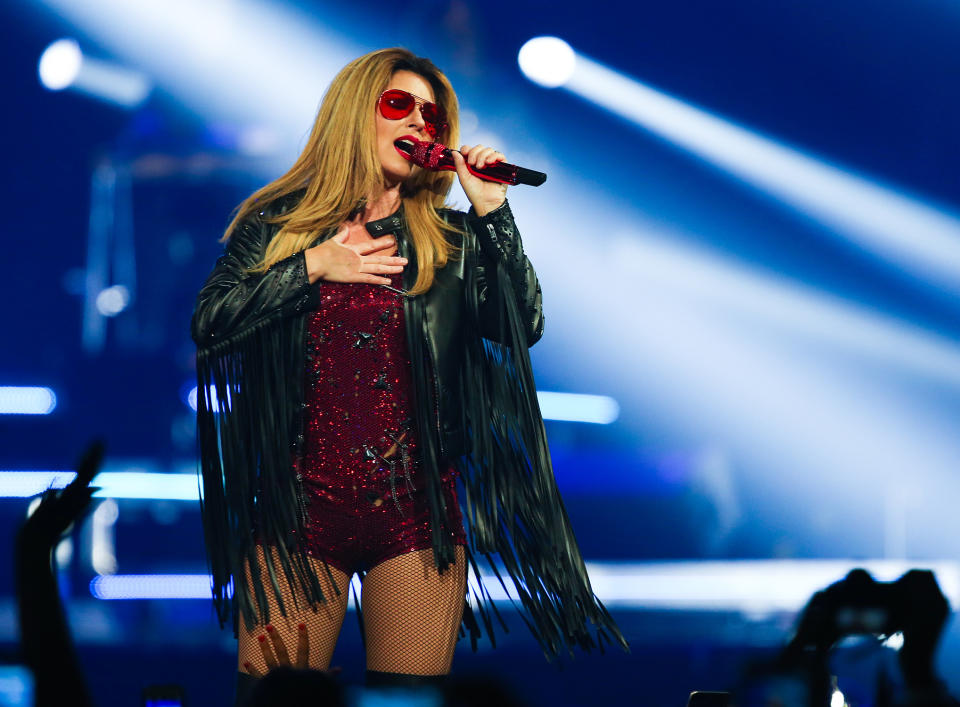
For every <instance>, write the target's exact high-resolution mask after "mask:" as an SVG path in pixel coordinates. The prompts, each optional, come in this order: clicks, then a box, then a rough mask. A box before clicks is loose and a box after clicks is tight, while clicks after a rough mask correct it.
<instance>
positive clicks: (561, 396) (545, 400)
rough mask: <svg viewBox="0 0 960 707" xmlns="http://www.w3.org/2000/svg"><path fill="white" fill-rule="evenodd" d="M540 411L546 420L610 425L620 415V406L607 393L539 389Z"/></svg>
mask: <svg viewBox="0 0 960 707" xmlns="http://www.w3.org/2000/svg"><path fill="white" fill-rule="evenodd" d="M537 400H539V401H540V411H541V413H542V414H543V419H544V420H563V421H566V422H592V423H594V424H598V425H609V424H610V423H611V422H613V421H614V420H616V419H617V418H618V417H619V416H620V406H619V405H618V404H617V401H616V400H614V399H613V398H609V397H607V396H606V395H581V394H579V393H551V392H546V391H539V392H538V393H537Z"/></svg>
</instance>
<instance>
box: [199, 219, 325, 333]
mask: <svg viewBox="0 0 960 707" xmlns="http://www.w3.org/2000/svg"><path fill="white" fill-rule="evenodd" d="M268 228H269V226H267V225H265V224H263V223H262V222H261V221H260V220H259V219H258V218H257V217H251V218H248V219H245V220H243V221H242V222H240V223H239V224H237V226H236V228H235V229H234V230H233V232H232V233H231V234H230V239H229V240H228V241H227V247H226V251H225V252H224V254H223V255H222V256H221V257H220V258H219V259H218V260H217V264H216V266H215V267H214V269H213V272H212V273H210V276H209V277H208V278H207V281H206V283H205V284H204V285H203V288H202V289H201V290H200V294H199V295H198V296H197V301H196V305H195V306H194V311H193V320H192V322H191V327H190V331H191V335H192V336H193V340H194V341H195V342H196V344H197V346H198V347H201V348H204V347H209V346H213V345H215V344H218V343H223V342H226V341H229V340H231V339H232V338H234V337H236V336H238V335H240V334H243V333H244V332H245V331H247V330H249V329H250V328H251V327H255V326H257V325H258V324H261V323H262V322H264V321H265V320H267V319H270V318H273V317H276V316H289V315H292V314H296V313H300V312H304V311H306V310H308V309H313V308H315V307H316V296H317V293H316V288H314V287H312V286H311V284H310V280H309V278H308V277H307V264H306V257H305V256H304V252H303V251H300V252H298V253H294V254H293V255H291V256H289V257H287V258H284V259H283V260H281V261H279V262H277V263H274V264H273V265H272V266H271V267H270V268H269V269H268V270H267V271H266V272H264V273H253V274H251V273H249V272H248V270H249V269H250V268H251V267H253V266H254V265H256V264H257V263H258V262H260V259H261V258H262V257H263V252H264V250H265V248H266V240H267V234H266V231H267V230H268Z"/></svg>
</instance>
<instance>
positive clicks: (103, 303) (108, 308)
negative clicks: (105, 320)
mask: <svg viewBox="0 0 960 707" xmlns="http://www.w3.org/2000/svg"><path fill="white" fill-rule="evenodd" d="M128 304H130V291H129V290H128V289H127V288H126V287H124V286H123V285H114V286H113V287H107V288H106V289H103V290H100V294H98V295H97V311H98V312H100V314H102V315H103V316H105V317H115V316H117V315H118V314H120V312H122V311H123V310H124V309H126V308H127V305H128Z"/></svg>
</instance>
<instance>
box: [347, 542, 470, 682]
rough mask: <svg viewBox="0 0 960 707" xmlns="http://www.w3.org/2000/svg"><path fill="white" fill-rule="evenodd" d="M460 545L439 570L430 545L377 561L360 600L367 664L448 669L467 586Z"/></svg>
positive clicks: (399, 669) (387, 669)
mask: <svg viewBox="0 0 960 707" xmlns="http://www.w3.org/2000/svg"><path fill="white" fill-rule="evenodd" d="M464 555H465V553H464V548H463V546H462V545H460V546H458V547H457V548H456V563H455V564H453V565H451V566H450V567H448V568H447V569H446V570H444V572H443V573H442V574H441V573H439V572H437V568H436V565H435V564H434V562H433V550H432V549H427V550H419V551H417V552H409V553H406V554H404V555H400V556H399V557H394V558H391V559H389V560H387V561H385V562H382V563H380V564H379V565H377V566H376V567H374V568H373V569H372V570H370V571H369V572H368V573H367V576H366V577H365V578H364V580H363V592H362V594H361V601H362V606H363V624H364V633H365V635H366V644H367V670H376V671H379V672H384V673H405V674H408V675H446V674H447V673H449V672H450V664H451V663H452V662H453V649H454V647H455V646H456V643H457V634H458V632H459V630H460V620H461V618H462V615H463V602H464V593H465V592H466V585H467V575H466V560H465V557H464Z"/></svg>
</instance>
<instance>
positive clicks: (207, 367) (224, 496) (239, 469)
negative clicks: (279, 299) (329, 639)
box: [197, 315, 324, 632]
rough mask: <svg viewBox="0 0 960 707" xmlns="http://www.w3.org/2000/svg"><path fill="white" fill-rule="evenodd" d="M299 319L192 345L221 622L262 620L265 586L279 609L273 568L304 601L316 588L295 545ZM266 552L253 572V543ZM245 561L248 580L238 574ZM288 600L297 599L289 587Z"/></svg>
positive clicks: (299, 513) (300, 507) (319, 594)
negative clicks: (263, 570) (200, 346)
mask: <svg viewBox="0 0 960 707" xmlns="http://www.w3.org/2000/svg"><path fill="white" fill-rule="evenodd" d="M303 328H304V318H303V317H281V316H279V315H278V316H275V317H271V318H268V319H265V320H263V321H261V322H259V323H258V324H256V325H255V326H253V327H251V328H249V329H247V330H246V331H243V332H241V333H239V334H237V335H235V336H232V337H230V339H228V340H224V341H221V342H220V343H218V344H215V345H214V346H211V347H208V348H204V349H201V350H200V351H198V353H197V431H198V435H197V442H198V445H199V458H200V460H201V502H200V503H201V515H202V520H203V529H204V533H205V536H206V547H207V555H208V561H209V565H210V572H211V574H212V577H213V588H212V589H213V598H214V605H215V607H216V611H217V616H218V618H219V620H220V624H221V626H223V625H225V624H226V622H227V621H228V620H229V619H230V618H232V619H233V627H234V631H235V632H236V631H237V629H238V623H237V622H238V617H239V616H243V619H244V623H245V624H246V626H247V627H248V628H252V627H253V625H254V624H255V623H257V622H258V621H260V622H264V623H265V622H268V621H270V620H271V619H270V610H269V604H268V602H267V593H266V592H267V591H273V595H274V598H275V599H276V601H277V606H278V607H279V608H280V613H281V614H282V615H284V616H286V614H287V611H288V608H287V606H286V605H285V601H284V599H285V597H283V596H281V593H280V591H279V585H278V577H277V574H276V568H277V567H279V569H280V572H281V573H282V576H283V577H284V579H285V580H286V581H287V582H288V584H289V586H290V587H297V586H298V585H299V588H300V589H302V590H303V596H305V597H307V599H308V601H309V602H310V603H311V605H312V604H315V603H316V602H319V601H323V599H324V597H323V591H322V589H321V587H320V583H319V581H318V580H317V577H316V574H315V573H314V571H313V570H312V568H311V566H310V564H309V560H308V556H307V555H306V553H305V552H303V551H302V550H301V549H299V547H298V543H297V542H296V540H297V538H299V537H301V535H302V531H303V527H304V522H305V508H304V503H303V494H302V493H301V488H300V479H299V475H298V474H296V473H294V464H295V461H296V458H297V454H296V442H297V439H296V436H297V435H298V434H299V433H300V430H298V429H297V427H298V425H299V424H301V423H300V420H301V416H300V415H299V412H300V409H301V402H302V395H303V371H304V365H305V362H304V358H303V356H304V352H303V340H304V339H303V337H304V331H303ZM258 542H259V543H260V544H261V547H262V548H263V551H264V553H265V555H266V560H267V562H266V569H267V573H268V576H266V577H265V576H262V573H261V571H260V563H259V562H258V560H257V543H258ZM246 565H249V567H250V568H251V573H250V574H251V578H250V579H251V581H250V584H251V585H252V586H249V587H248V586H247V583H246V582H245V581H244V580H243V578H244V576H245V572H244V569H245V566H246ZM293 601H294V602H295V603H296V602H297V599H296V593H294V597H293Z"/></svg>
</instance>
